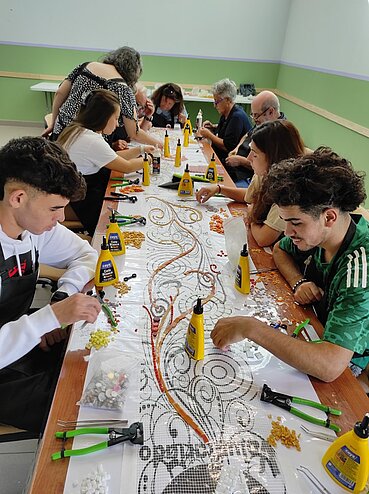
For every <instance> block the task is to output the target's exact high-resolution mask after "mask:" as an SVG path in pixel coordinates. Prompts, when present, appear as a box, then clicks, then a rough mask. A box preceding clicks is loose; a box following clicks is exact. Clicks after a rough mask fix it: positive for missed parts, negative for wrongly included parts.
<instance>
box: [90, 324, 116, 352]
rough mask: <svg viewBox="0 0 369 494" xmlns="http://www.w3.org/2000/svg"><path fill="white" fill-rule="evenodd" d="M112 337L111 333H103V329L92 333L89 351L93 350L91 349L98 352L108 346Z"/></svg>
mask: <svg viewBox="0 0 369 494" xmlns="http://www.w3.org/2000/svg"><path fill="white" fill-rule="evenodd" d="M111 336H112V333H111V332H110V331H103V330H102V329H97V330H96V331H92V333H91V334H90V339H89V340H88V343H87V345H86V348H87V350H91V348H96V350H99V349H100V348H102V347H106V346H108V345H109V343H110V339H111Z"/></svg>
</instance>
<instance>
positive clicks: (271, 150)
mask: <svg viewBox="0 0 369 494" xmlns="http://www.w3.org/2000/svg"><path fill="white" fill-rule="evenodd" d="M250 149H251V150H250V152H249V156H248V160H249V161H250V163H251V166H252V168H253V170H254V172H255V174H254V176H253V179H252V181H251V184H250V186H249V187H248V188H247V189H241V188H237V187H226V186H224V185H221V184H214V185H207V186H205V187H202V188H201V189H200V190H199V191H198V192H197V193H196V199H197V200H198V201H199V202H201V203H203V202H206V201H207V200H208V199H209V198H210V197H212V196H213V195H214V194H217V193H222V194H223V195H225V196H226V197H229V198H230V199H233V200H235V201H237V202H244V201H245V202H247V203H249V205H248V207H247V210H248V219H249V225H250V228H251V232H252V234H253V236H254V238H255V240H256V242H257V243H258V244H259V245H260V246H261V247H265V246H268V245H271V244H273V243H274V242H275V241H276V240H277V239H278V238H279V237H280V236H281V234H282V233H283V231H284V228H285V223H284V221H283V220H282V219H281V218H280V217H279V212H278V208H277V206H276V205H275V204H273V203H269V202H268V201H267V200H266V197H265V193H263V191H262V183H263V181H264V179H265V177H266V176H267V174H268V173H269V172H270V170H271V169H272V168H273V166H275V163H278V162H279V161H281V160H283V159H286V158H296V157H298V156H302V155H303V154H304V143H303V142H302V139H301V137H300V134H299V131H298V130H297V129H296V127H295V126H294V125H293V124H292V123H291V122H288V121H287V120H275V121H273V122H265V123H263V124H261V125H259V126H258V127H256V129H255V130H254V132H253V134H252V141H251V143H250Z"/></svg>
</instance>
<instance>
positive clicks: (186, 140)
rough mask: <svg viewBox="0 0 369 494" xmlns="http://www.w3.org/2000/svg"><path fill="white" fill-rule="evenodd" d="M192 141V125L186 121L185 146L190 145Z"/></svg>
mask: <svg viewBox="0 0 369 494" xmlns="http://www.w3.org/2000/svg"><path fill="white" fill-rule="evenodd" d="M189 143H190V126H189V125H188V123H186V125H185V128H184V135H183V147H185V148H186V147H188V145H189Z"/></svg>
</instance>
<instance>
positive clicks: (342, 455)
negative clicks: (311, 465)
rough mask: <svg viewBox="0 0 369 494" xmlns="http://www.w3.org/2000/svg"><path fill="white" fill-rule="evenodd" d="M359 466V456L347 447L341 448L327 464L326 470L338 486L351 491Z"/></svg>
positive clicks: (353, 487) (354, 484)
mask: <svg viewBox="0 0 369 494" xmlns="http://www.w3.org/2000/svg"><path fill="white" fill-rule="evenodd" d="M359 465H360V456H358V455H357V454H355V453H354V452H353V451H351V450H350V449H349V448H348V447H347V446H343V447H342V448H341V449H339V450H338V451H337V453H336V454H335V456H334V457H333V458H332V459H331V460H329V461H328V462H327V464H326V468H327V470H328V471H329V472H330V473H331V475H332V476H333V477H334V478H335V479H336V481H337V482H338V483H339V484H341V485H342V486H344V487H346V489H349V490H350V491H353V490H354V489H355V486H356V482H355V480H354V479H356V478H357V471H358V468H359Z"/></svg>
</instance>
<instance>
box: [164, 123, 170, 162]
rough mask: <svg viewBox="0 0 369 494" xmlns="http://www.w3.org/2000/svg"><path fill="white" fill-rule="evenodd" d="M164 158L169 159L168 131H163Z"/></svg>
mask: <svg viewBox="0 0 369 494" xmlns="http://www.w3.org/2000/svg"><path fill="white" fill-rule="evenodd" d="M164 158H170V147H169V136H168V131H167V130H166V131H165V136H164Z"/></svg>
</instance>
